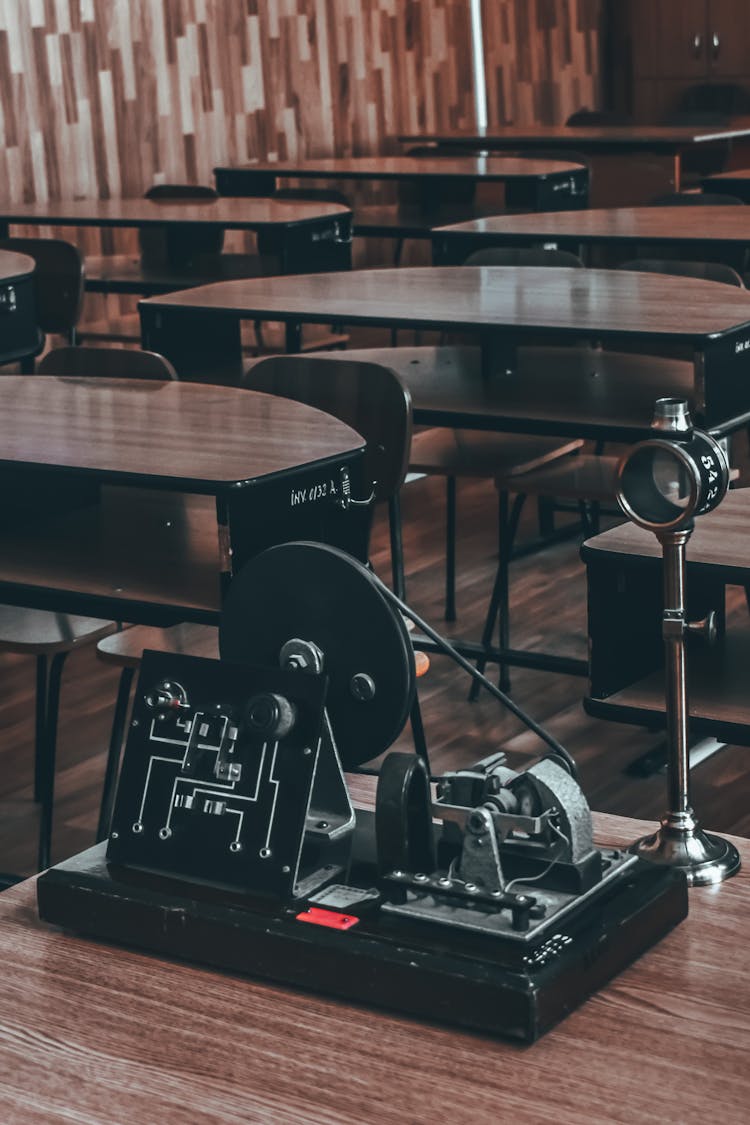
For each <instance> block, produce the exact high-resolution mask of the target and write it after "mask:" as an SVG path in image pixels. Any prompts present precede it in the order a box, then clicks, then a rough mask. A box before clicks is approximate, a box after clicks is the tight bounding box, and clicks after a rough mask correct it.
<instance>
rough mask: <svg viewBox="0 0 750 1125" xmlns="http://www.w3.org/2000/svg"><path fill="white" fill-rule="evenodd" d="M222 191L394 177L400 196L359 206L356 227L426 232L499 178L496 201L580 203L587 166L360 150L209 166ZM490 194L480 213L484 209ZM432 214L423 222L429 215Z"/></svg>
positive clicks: (547, 205) (531, 206) (525, 207)
mask: <svg viewBox="0 0 750 1125" xmlns="http://www.w3.org/2000/svg"><path fill="white" fill-rule="evenodd" d="M214 175H215V177H216V187H217V189H218V191H219V193H220V194H221V195H229V196H263V195H266V196H267V195H272V194H273V192H274V191H276V190H277V188H278V187H279V185H283V184H284V183H285V181H288V180H301V181H305V180H316V181H317V180H323V181H328V182H330V181H334V182H335V183H336V185H337V186H340V183H341V181H346V182H348V183H351V184H362V183H366V182H370V183H372V182H379V183H391V184H394V185H395V186H396V188H397V190H398V193H399V203H398V204H397V205H393V206H368V205H363V206H357V207H356V209H355V213H354V233H355V234H356V235H371V236H377V237H387V236H389V235H390V236H399V235H400V236H401V237H405V238H406V237H408V238H415V237H421V238H424V237H429V234H428V230H429V227H430V226H431V225H434V221H435V220H436V219H437V217H438V216H439V215H440V214H441V213H445V212H447V211H450V210H451V209H452V210H463V211H464V212H465V213H466V215H467V217H468V216H469V215H471V214H476V213H477V210H476V207H477V202H476V200H475V196H476V190H477V188H479V187H480V186H481V187H485V186H486V185H488V184H489V185H494V186H497V185H503V187H504V190H503V189H501V190H500V192H499V194H497V200H496V202H497V204H498V206H500V207H502V208H507V209H514V210H521V211H540V210H542V211H543V210H548V209H553V210H555V211H559V210H562V209H564V208H565V207H585V206H586V204H587V202H588V169H587V168H585V167H584V166H582V165H581V164H575V163H571V162H570V161H565V160H564V158H563V157H562V156H561V159H560V160H559V161H556V160H538V159H532V158H530V157H528V158H524V157H520V158H519V157H513V156H494V157H483V156H454V157H450V156H449V157H447V158H430V157H416V156H359V157H336V158H331V159H307V160H300V161H283V162H279V163H258V164H246V165H242V166H237V167H221V168H214ZM488 210H489V208H488V199H487V196H486V195H485V198H484V199H483V201H482V204H481V205H480V207H479V213H480V214H482V213H488ZM431 218H432V219H433V222H432V223H430V222H428V220H429V219H431Z"/></svg>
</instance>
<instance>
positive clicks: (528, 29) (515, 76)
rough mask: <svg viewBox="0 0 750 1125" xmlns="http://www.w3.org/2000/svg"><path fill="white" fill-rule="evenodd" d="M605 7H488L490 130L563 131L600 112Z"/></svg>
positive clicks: (581, 2) (549, 2)
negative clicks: (574, 120)
mask: <svg viewBox="0 0 750 1125" xmlns="http://www.w3.org/2000/svg"><path fill="white" fill-rule="evenodd" d="M601 12H602V4H601V0H482V17H483V26H484V48H485V70H486V79H487V114H488V119H489V124H490V125H491V126H498V125H504V124H510V123H513V124H516V125H533V124H537V123H539V124H562V123H564V121H565V119H566V118H567V117H568V115H569V114H570V113H572V112H573V111H574V110H576V109H580V108H581V107H582V106H588V107H589V108H591V109H593V108H595V107H596V106H598V105H599V73H598V71H599V63H598V55H599V26H600V22H601Z"/></svg>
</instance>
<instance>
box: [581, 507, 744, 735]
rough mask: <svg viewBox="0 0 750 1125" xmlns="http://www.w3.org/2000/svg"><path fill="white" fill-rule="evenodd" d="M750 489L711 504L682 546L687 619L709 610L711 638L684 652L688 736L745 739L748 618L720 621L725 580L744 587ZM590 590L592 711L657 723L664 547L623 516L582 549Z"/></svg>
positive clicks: (661, 709)
mask: <svg viewBox="0 0 750 1125" xmlns="http://www.w3.org/2000/svg"><path fill="white" fill-rule="evenodd" d="M748 528H750V489H748V488H738V489H733V490H732V491H731V492H729V493H728V495H727V496H726V497H725V498H724V500H723V501H722V503H721V504H720V505H719V507H718V508H717V509H716V511H713V512H709V513H708V514H707V515H705V516H701V517H700V519H697V520H696V521H695V530H694V532H693V534H692V536H691V538H690V540H689V542H688V543H687V546H686V558H687V590H688V599H689V604H690V610H689V613H690V620H691V621H695V620H697V619H702V618H704V617H706V616H707V615H708V614H709V613H710V612H711V611H713V612H714V613H715V614H716V620H717V622H718V623H719V628H718V635H717V637H716V639H715V640H714V641H713V642H712V643H710V644H708V643H701V642H700V641H699V642H698V643H696V644H691V645H690V646H689V647H688V652H687V674H688V684H689V698H690V732H691V738H692V739H694V740H697V739H699V738H703V737H712V738H716V739H719V740H720V741H721V742H725V743H731V744H732V745H739V746H748V745H750V706H749V701H748V691H747V669H748V664H749V662H750V628H748V627H747V625H746V620H745V617H744V616H742V615H740V618H739V620H734V619H732V620H731V622H730V624H729V625H728V626H727V627H725V617H726V613H725V598H726V587H727V586H730V585H732V586H740V587H743V586H744V587H746V588H747V587H748V585H750V558H749V557H748ZM581 555H582V558H583V560H584V562H585V563H586V569H587V576H588V591H589V628H588V632H589V653H590V683H591V688H590V692H589V697H588V698H587V699H586V700H585V704H584V705H585V707H586V710H587V712H588V713H589V714H591V715H595V716H596V717H597V718H601V719H612V720H614V721H615V722H625V723H634V724H636V725H637V726H648V727H651V728H654V729H658V728H660V727H663V726H664V725H665V723H666V715H665V710H666V708H665V702H664V690H665V689H664V679H665V677H664V642H663V638H662V635H661V614H660V610H659V608H658V606H659V602H660V598H661V584H662V551H661V546H660V544H659V542H658V540H657V538H656V536H655V535H653V534H652V533H651V532H649V531H646V530H645V529H644V528H640V527H636V526H635V524H632V523H624V524H622V525H620V526H618V527H614V528H610V529H609V530H608V531H605V532H603V533H602V534H601V535H597V536H595V537H594V538H592V539H588V540H587V541H586V542H585V543H584V545H583V547H582V550H581Z"/></svg>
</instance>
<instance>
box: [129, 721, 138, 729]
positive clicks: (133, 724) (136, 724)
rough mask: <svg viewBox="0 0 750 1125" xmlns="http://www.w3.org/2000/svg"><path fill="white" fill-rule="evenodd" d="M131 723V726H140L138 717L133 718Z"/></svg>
mask: <svg viewBox="0 0 750 1125" xmlns="http://www.w3.org/2000/svg"><path fill="white" fill-rule="evenodd" d="M130 725H131V727H137V726H138V719H133V721H132V723H131V724H130Z"/></svg>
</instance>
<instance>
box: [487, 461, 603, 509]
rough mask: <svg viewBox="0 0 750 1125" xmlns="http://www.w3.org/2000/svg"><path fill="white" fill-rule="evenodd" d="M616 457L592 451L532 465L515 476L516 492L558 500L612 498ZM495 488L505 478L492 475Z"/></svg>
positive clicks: (498, 486)
mask: <svg viewBox="0 0 750 1125" xmlns="http://www.w3.org/2000/svg"><path fill="white" fill-rule="evenodd" d="M618 462H619V458H618V457H604V456H602V457H598V456H596V455H595V454H593V453H583V454H580V453H579V454H578V455H577V456H575V457H568V458H566V459H565V460H561V461H557V462H555V463H554V464H552V465H545V466H543V467H542V468H539V469H534V470H533V471H531V472H528V473H523V474H520V475H518V476H516V477H515V478H514V481H513V485H514V488H515V489H516V490H517V491H518V492H524V493H525V494H526V495H527V496H528V495H534V496H555V497H557V498H558V499H560V500H580V499H584V500H601V501H605V500H613V499H614V497H615V494H616V492H617V465H618ZM495 485H496V487H497V488H498V489H504V488H506V487H507V479H506V478H504V477H502V476H500V475H499V474H498V475H497V476H496V478H495Z"/></svg>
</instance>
